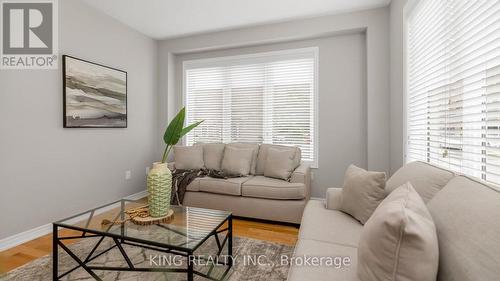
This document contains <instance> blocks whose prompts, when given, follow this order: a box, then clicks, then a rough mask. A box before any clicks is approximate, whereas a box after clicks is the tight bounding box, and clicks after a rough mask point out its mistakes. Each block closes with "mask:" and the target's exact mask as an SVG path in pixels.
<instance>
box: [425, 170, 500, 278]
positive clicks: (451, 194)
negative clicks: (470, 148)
mask: <svg viewBox="0 0 500 281" xmlns="http://www.w3.org/2000/svg"><path fill="white" fill-rule="evenodd" d="M427 207H428V208H429V211H430V212H431V215H432V217H433V218H434V222H435V224H436V228H437V235H438V240H439V272H438V280H440V281H452V280H462V281H473V280H498V278H499V276H500V266H499V265H500V235H499V234H500V190H498V189H497V188H495V187H493V186H488V185H485V184H483V183H480V182H478V181H475V180H472V179H469V178H467V177H464V176H457V177H455V178H453V179H452V180H451V181H450V182H449V183H448V184H447V185H446V186H445V187H443V189H442V190H441V191H439V192H438V193H437V194H436V196H434V198H432V199H431V200H430V201H429V203H428V204H427Z"/></svg>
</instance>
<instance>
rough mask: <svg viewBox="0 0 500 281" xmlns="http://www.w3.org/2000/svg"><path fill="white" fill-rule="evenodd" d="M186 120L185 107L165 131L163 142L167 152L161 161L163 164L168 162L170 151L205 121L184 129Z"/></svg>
mask: <svg viewBox="0 0 500 281" xmlns="http://www.w3.org/2000/svg"><path fill="white" fill-rule="evenodd" d="M185 118H186V108H185V107H183V108H182V109H181V110H180V111H179V113H177V115H176V116H175V117H174V119H172V121H170V124H168V126H167V129H166V130H165V134H164V135H163V141H165V144H166V145H167V146H166V147H165V151H164V152H163V158H162V160H161V162H162V163H165V161H167V158H168V154H169V153H170V150H172V147H173V146H174V145H176V144H177V143H178V142H179V140H180V139H181V138H182V137H183V136H185V135H186V134H187V133H189V132H190V131H191V130H192V129H194V128H196V127H197V126H198V125H200V124H201V123H202V122H203V121H204V120H201V121H198V122H195V123H193V124H191V125H189V126H187V127H185V128H183V126H184V119H185Z"/></svg>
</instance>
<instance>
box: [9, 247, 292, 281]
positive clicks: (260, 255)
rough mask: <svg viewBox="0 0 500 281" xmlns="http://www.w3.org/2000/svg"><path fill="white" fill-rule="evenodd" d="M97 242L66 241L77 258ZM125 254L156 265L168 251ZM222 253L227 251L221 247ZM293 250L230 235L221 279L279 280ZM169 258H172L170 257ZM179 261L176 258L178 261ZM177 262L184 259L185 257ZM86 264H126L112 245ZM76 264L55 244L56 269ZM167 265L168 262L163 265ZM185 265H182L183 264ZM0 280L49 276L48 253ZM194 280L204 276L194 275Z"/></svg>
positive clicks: (175, 279)
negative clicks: (228, 262)
mask: <svg viewBox="0 0 500 281" xmlns="http://www.w3.org/2000/svg"><path fill="white" fill-rule="evenodd" d="M96 242H97V238H87V239H85V240H82V241H80V242H78V243H75V244H73V245H70V246H69V247H70V249H71V250H72V251H73V252H74V253H75V254H76V255H77V256H78V257H80V258H81V259H82V258H83V257H86V255H87V254H88V253H89V252H90V249H92V247H93V245H95V243H96ZM111 243H113V241H112V240H111V239H109V238H107V240H104V242H103V243H102V245H101V246H100V247H99V249H98V250H97V251H96V253H99V252H100V251H101V250H104V249H106V248H107V247H109V246H110V245H112V244H111ZM123 247H124V249H125V251H126V252H127V254H128V256H129V257H130V259H131V260H132V263H133V264H134V266H137V267H140V266H143V267H151V266H152V267H160V266H165V263H163V264H161V263H162V262H161V261H160V258H161V259H163V260H164V261H167V260H168V257H169V255H168V254H163V253H160V252H157V251H153V250H147V249H143V248H139V247H134V246H128V245H123ZM216 249H217V245H216V242H215V239H209V240H207V241H206V242H205V244H204V245H203V246H202V247H200V249H198V250H197V251H196V252H195V255H201V254H205V255H206V254H211V253H215V252H216ZM223 253H227V251H226V249H224V251H223ZM292 253H293V246H287V245H281V244H276V243H271V242H266V241H261V240H255V239H249V238H242V237H234V238H233V256H234V257H235V263H234V265H233V267H232V269H231V270H230V271H229V273H228V274H227V276H226V277H225V279H224V280H230V281H237V280H241V281H245V280H265V281H280V280H286V277H287V273H288V266H287V265H286V264H282V262H281V260H282V256H287V257H290V256H291V255H292ZM171 261H173V260H171ZM178 262H179V261H178ZM180 262H182V263H185V260H181V261H180ZM90 264H92V265H95V266H122V267H126V262H125V260H124V259H123V257H122V255H121V254H120V251H119V250H118V249H117V248H116V247H115V248H114V249H113V250H111V251H109V252H107V253H106V254H104V255H102V256H100V257H99V258H97V259H95V260H93V261H92V262H91V263H90ZM75 265H76V262H75V261H74V260H73V259H72V258H71V257H70V256H69V255H67V254H66V253H65V252H64V250H63V249H61V248H59V272H60V273H62V272H66V271H67V270H68V269H71V268H72V267H74V266H75ZM167 267H168V266H167ZM184 268H185V267H184ZM195 269H196V270H198V271H201V272H203V273H207V272H208V270H209V269H210V266H208V265H202V264H198V265H196V266H195ZM224 270H225V268H224V267H222V266H215V267H214V268H213V269H212V270H211V271H210V276H212V277H216V278H219V277H220V276H221V275H222V273H223V272H224ZM95 272H96V273H97V274H98V276H99V277H101V278H102V279H103V280H113V281H115V280H121V281H132V280H137V281H138V280H141V281H142V280H145V281H150V280H151V281H160V280H172V281H180V280H186V279H187V276H186V273H158V272H115V271H95ZM0 280H2V281H7V280H8V281H25V280H43V281H48V280H52V256H51V255H47V256H45V257H42V258H39V259H36V260H34V261H32V262H30V263H28V264H26V265H24V266H22V267H19V268H17V269H15V270H13V271H11V272H9V273H7V274H6V275H3V276H1V277H0ZM62 280H94V279H93V278H92V277H91V276H90V275H89V274H88V273H87V272H86V271H85V270H83V269H82V268H79V269H77V270H75V271H73V272H72V273H71V274H69V275H67V276H65V277H64V278H63V279H62ZM194 280H208V279H205V278H203V277H200V276H197V275H195V278H194Z"/></svg>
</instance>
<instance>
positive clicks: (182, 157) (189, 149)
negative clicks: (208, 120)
mask: <svg viewBox="0 0 500 281" xmlns="http://www.w3.org/2000/svg"><path fill="white" fill-rule="evenodd" d="M174 159H175V168H176V169H179V170H194V169H203V168H204V162H203V147H201V146H180V145H175V146H174Z"/></svg>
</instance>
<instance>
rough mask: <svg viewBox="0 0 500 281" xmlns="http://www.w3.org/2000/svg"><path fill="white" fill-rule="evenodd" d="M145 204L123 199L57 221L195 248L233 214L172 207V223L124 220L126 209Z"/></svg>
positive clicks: (153, 242) (137, 239) (142, 240)
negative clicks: (137, 222) (144, 222)
mask: <svg viewBox="0 0 500 281" xmlns="http://www.w3.org/2000/svg"><path fill="white" fill-rule="evenodd" d="M143 205H145V203H144V202H138V201H133V200H127V199H123V200H119V201H116V202H113V203H110V204H106V205H104V206H101V207H98V208H95V209H91V210H88V211H86V212H83V213H81V214H78V215H75V216H72V217H69V218H66V219H63V220H60V221H57V222H55V223H54V224H56V225H58V226H62V227H67V228H71V229H74V230H79V231H83V232H85V231H86V232H89V233H98V234H104V235H109V236H113V237H116V238H125V239H128V240H132V241H135V242H139V243H147V244H151V245H155V246H168V247H170V248H174V249H175V248H178V249H180V250H184V251H193V250H195V249H196V248H198V246H199V245H200V244H201V243H202V242H203V241H204V240H205V239H206V238H207V237H209V236H210V234H211V233H212V232H213V231H215V230H217V229H220V228H226V227H227V226H226V227H222V226H223V225H224V222H225V221H226V219H227V218H228V217H229V216H230V215H231V213H229V212H225V211H218V210H210V209H202V208H193V207H181V206H171V208H172V210H173V211H174V215H173V218H172V219H170V221H169V222H166V223H160V224H152V225H137V224H134V223H132V222H131V221H125V222H123V223H121V221H122V220H123V219H124V218H128V216H127V215H125V213H124V210H128V209H132V208H137V207H140V206H143ZM103 220H108V221H110V222H116V223H117V224H107V225H105V224H102V222H103ZM226 224H227V223H226Z"/></svg>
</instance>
